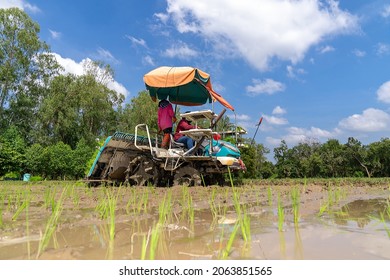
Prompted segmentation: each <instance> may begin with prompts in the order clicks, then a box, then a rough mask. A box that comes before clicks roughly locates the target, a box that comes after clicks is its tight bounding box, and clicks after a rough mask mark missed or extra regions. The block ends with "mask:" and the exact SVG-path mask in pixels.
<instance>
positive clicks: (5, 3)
mask: <svg viewBox="0 0 390 280" xmlns="http://www.w3.org/2000/svg"><path fill="white" fill-rule="evenodd" d="M8 8H19V9H21V10H27V11H30V12H32V13H38V12H40V9H39V8H38V7H37V6H35V5H32V4H30V3H28V2H26V1H23V0H0V9H8Z"/></svg>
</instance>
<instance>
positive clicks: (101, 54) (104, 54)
mask: <svg viewBox="0 0 390 280" xmlns="http://www.w3.org/2000/svg"><path fill="white" fill-rule="evenodd" d="M97 52H98V58H99V60H103V61H108V62H111V63H114V64H119V63H120V62H119V60H117V59H116V58H115V57H114V56H113V55H112V54H111V52H110V51H108V50H105V49H102V48H99V49H98V50H97Z"/></svg>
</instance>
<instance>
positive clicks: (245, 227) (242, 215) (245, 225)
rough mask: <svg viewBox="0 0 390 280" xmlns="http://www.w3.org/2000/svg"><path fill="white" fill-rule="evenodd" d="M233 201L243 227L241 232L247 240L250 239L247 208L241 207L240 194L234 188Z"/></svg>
mask: <svg viewBox="0 0 390 280" xmlns="http://www.w3.org/2000/svg"><path fill="white" fill-rule="evenodd" d="M233 203H234V209H235V210H236V213H237V219H238V223H239V225H240V228H241V234H242V238H243V239H244V241H245V242H247V241H250V239H251V235H250V218H249V215H248V213H247V211H246V208H244V207H243V209H242V208H241V204H240V194H239V193H238V191H237V190H235V189H234V188H233Z"/></svg>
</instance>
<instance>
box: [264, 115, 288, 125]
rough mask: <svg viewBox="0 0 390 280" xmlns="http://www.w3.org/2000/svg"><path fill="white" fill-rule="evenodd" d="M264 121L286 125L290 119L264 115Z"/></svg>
mask: <svg viewBox="0 0 390 280" xmlns="http://www.w3.org/2000/svg"><path fill="white" fill-rule="evenodd" d="M264 121H265V122H266V123H267V124H270V125H285V124H288V120H287V119H286V118H278V117H275V116H267V115H264Z"/></svg>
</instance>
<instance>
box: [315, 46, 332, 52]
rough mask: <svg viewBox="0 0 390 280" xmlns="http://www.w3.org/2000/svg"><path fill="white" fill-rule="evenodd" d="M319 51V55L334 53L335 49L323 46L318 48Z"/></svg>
mask: <svg viewBox="0 0 390 280" xmlns="http://www.w3.org/2000/svg"><path fill="white" fill-rule="evenodd" d="M319 51H320V53H328V52H334V51H335V48H334V47H332V46H325V47H322V48H320V50H319Z"/></svg>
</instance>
